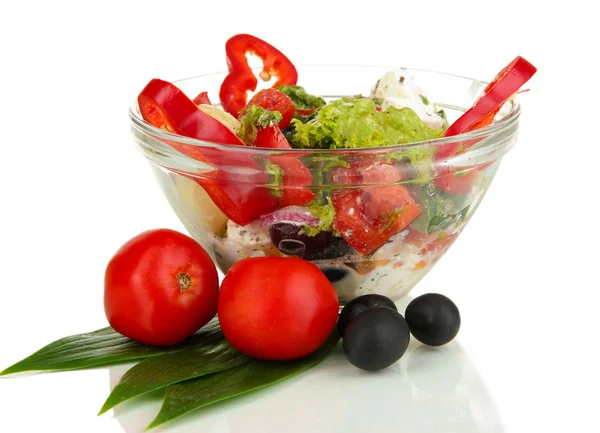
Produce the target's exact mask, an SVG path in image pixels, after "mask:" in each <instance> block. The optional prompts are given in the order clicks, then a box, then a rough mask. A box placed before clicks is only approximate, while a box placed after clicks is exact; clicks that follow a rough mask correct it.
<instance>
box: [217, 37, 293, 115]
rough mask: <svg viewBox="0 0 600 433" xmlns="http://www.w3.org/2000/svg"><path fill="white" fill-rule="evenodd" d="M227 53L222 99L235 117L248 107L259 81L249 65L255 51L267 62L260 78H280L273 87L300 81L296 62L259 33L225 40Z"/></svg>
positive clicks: (220, 93)
mask: <svg viewBox="0 0 600 433" xmlns="http://www.w3.org/2000/svg"><path fill="white" fill-rule="evenodd" d="M225 54H226V56H227V66H228V68H229V74H228V75H227V76H226V77H225V80H223V83H222V84H221V89H220V90H219V98H220V99H221V104H222V105H223V109H224V110H225V111H227V112H228V113H231V114H232V115H233V116H235V117H238V115H239V113H240V111H242V109H243V108H244V107H245V106H246V100H247V95H248V91H252V92H253V91H254V90H256V86H257V84H258V80H257V79H256V77H255V76H254V73H253V72H252V69H251V68H250V66H249V65H248V58H247V57H246V55H247V54H254V55H256V56H258V57H260V58H261V60H262V61H263V69H262V72H261V73H260V77H261V78H262V79H263V80H264V81H269V79H270V78H271V77H272V76H276V77H277V81H276V82H275V84H273V86H271V87H277V86H281V85H284V84H287V85H294V84H296V82H297V81H298V72H297V71H296V67H295V66H294V64H293V63H292V62H291V61H290V60H289V59H288V58H287V57H286V56H285V55H284V54H283V53H282V52H281V51H279V50H278V49H277V48H275V47H274V46H272V45H270V44H268V43H267V42H265V41H263V40H262V39H259V38H257V37H256V36H252V35H246V34H240V35H235V36H233V37H231V38H230V39H229V40H228V41H227V42H226V43H225Z"/></svg>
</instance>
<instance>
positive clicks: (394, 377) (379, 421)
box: [110, 299, 503, 433]
mask: <svg viewBox="0 0 600 433" xmlns="http://www.w3.org/2000/svg"><path fill="white" fill-rule="evenodd" d="M408 301H409V299H407V300H406V301H404V303H403V304H404V305H405V303H406V302H408ZM404 305H399V310H400V311H404ZM127 368H128V367H123V366H120V367H114V368H112V369H111V370H110V382H111V389H112V388H113V387H114V386H115V385H116V383H117V382H118V380H119V379H120V377H121V376H122V375H123V374H124V373H125V371H126V370H127ZM161 397H162V393H160V392H158V393H153V394H150V395H148V396H144V397H141V398H138V399H136V400H132V401H131V402H126V403H124V404H122V405H120V406H119V407H117V408H115V410H114V412H115V417H116V419H117V420H118V421H119V423H120V424H121V425H122V427H123V428H124V430H125V432H126V433H139V432H142V431H143V430H144V428H145V427H146V426H147V425H148V424H149V423H150V422H151V421H152V419H153V418H154V416H155V415H156V414H157V413H158V410H159V408H160V405H161ZM152 431H154V432H156V433H160V432H169V433H192V432H193V433H197V432H200V431H201V432H203V433H241V432H243V433H259V432H261V433H271V432H272V433H282V432H286V433H309V432H327V433H337V432H339V433H342V432H343V433H366V432H377V433H388V432H389V433H392V432H394V433H396V432H415V433H421V432H423V433H435V432H444V433H454V432H456V433H470V432H477V433H482V432H485V433H488V432H490V433H492V432H493V433H498V432H503V428H502V425H501V421H500V418H499V416H498V413H497V412H496V408H495V407H494V405H493V403H492V401H491V399H490V396H489V394H488V392H487V391H486V389H485V386H484V384H483V383H482V381H481V378H480V377H479V376H478V374H477V372H476V370H475V368H474V367H473V365H472V364H471V363H470V361H469V359H468V357H467V355H466V353H465V352H464V351H463V349H462V348H461V347H460V345H459V344H458V343H457V342H452V343H450V344H449V345H447V346H445V347H442V348H429V347H426V346H423V345H421V344H420V343H418V342H417V341H415V340H414V339H413V341H412V342H411V344H410V346H409V348H408V351H407V353H406V354H405V355H404V356H403V357H402V359H401V360H400V361H399V362H398V363H396V364H395V365H393V366H392V367H390V368H388V369H386V370H383V371H381V372H378V373H367V372H363V371H361V370H358V369H357V368H355V367H353V366H352V365H350V364H349V363H348V362H347V361H346V359H345V357H344V354H343V352H342V348H341V344H340V345H338V346H337V347H336V348H335V349H334V351H333V353H332V354H331V356H330V357H329V358H328V359H327V360H326V361H324V362H323V363H321V364H320V365H318V366H316V367H314V368H312V369H310V370H309V371H306V372H304V373H302V374H300V375H299V376H296V377H294V378H292V379H290V380H287V381H284V382H281V383H279V384H276V385H272V386H270V387H267V388H265V389H262V390H258V391H255V392H252V393H249V394H246V395H244V396H240V397H236V398H234V399H232V400H230V401H226V402H222V403H219V404H216V405H214V406H212V407H211V406H208V407H206V408H204V409H200V410H198V411H196V412H195V413H192V414H188V415H186V416H184V417H182V418H181V419H179V420H175V421H172V422H170V423H167V424H165V425H163V426H161V427H158V428H156V429H154V430H152Z"/></svg>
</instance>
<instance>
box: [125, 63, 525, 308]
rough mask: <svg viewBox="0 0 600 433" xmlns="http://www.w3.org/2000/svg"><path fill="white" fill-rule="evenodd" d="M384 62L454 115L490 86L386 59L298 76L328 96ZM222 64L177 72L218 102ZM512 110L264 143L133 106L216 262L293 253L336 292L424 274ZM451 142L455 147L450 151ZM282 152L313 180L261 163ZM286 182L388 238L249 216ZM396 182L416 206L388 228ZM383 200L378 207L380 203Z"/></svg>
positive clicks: (479, 187)
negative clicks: (312, 142) (382, 138)
mask: <svg viewBox="0 0 600 433" xmlns="http://www.w3.org/2000/svg"><path fill="white" fill-rule="evenodd" d="M389 70H398V71H400V70H401V71H403V72H404V73H405V74H409V75H411V76H413V77H414V79H415V82H416V83H417V84H418V85H419V86H420V87H422V88H423V89H424V90H425V91H426V95H427V97H428V99H429V100H430V101H432V102H433V103H435V104H436V105H437V106H438V107H439V108H442V109H443V110H444V111H445V113H446V116H447V118H448V121H449V122H450V123H452V122H453V121H454V120H455V119H456V118H458V116H460V114H461V113H462V112H464V111H465V109H467V108H468V107H470V106H471V105H472V104H473V102H474V101H475V100H476V99H477V97H478V96H479V95H480V93H481V92H482V90H483V89H484V88H485V86H486V83H485V82H483V81H477V80H473V79H469V78H464V77H460V76H456V75H450V74H444V73H438V72H431V71H425V70H418V69H404V68H394V67H384V66H303V67H298V73H299V77H300V78H299V83H298V84H300V85H302V86H303V87H304V88H306V89H307V91H308V92H310V93H313V94H318V95H321V96H323V97H325V98H326V99H332V98H337V97H340V96H348V95H357V94H359V93H362V94H363V95H368V93H369V90H370V87H371V85H373V84H374V83H375V82H376V81H377V79H378V78H380V77H381V76H382V75H383V74H384V73H385V72H387V71H389ZM225 75H226V73H216V74H210V75H205V76H200V77H194V78H189V79H185V80H181V81H177V82H176V84H177V86H178V87H180V88H181V89H182V90H183V91H184V92H185V93H187V94H188V96H190V97H194V96H195V95H196V94H198V93H199V92H201V91H208V92H209V97H210V99H211V101H213V102H214V101H218V100H219V98H218V90H219V86H220V84H221V82H222V81H223V78H224V77H225ZM519 114H520V108H519V105H518V103H517V102H515V101H514V100H513V101H508V102H507V103H505V104H504V106H503V107H502V110H501V111H500V112H499V113H498V115H497V116H496V119H495V121H494V123H493V124H492V125H490V126H488V127H485V128H482V129H479V130H477V131H474V132H471V133H468V134H463V135H459V136H455V137H451V138H446V139H438V140H432V141H428V142H420V143H414V144H410V145H397V146H390V147H380V148H360V149H337V150H317V149H315V150H310V149H309V150H306V149H302V150H300V149H293V150H272V149H261V148H253V147H241V146H229V145H219V144H215V143H208V142H203V141H200V140H195V139H191V138H187V137H182V136H178V135H175V134H172V133H169V132H167V131H164V130H160V129H157V128H155V127H153V126H152V125H150V124H148V123H146V122H145V121H144V120H143V119H142V118H141V116H140V113H139V110H138V107H137V104H133V105H132V106H131V109H130V118H131V122H132V133H133V139H134V141H135V143H136V144H137V145H138V146H139V149H140V150H141V152H142V154H143V155H144V156H145V157H146V158H147V159H148V160H149V161H150V162H151V166H152V168H153V171H154V173H155V175H156V177H157V179H158V182H159V184H160V187H161V188H162V190H163V192H164V194H165V196H166V197H167V199H168V201H169V203H170V204H171V206H172V208H173V210H174V211H175V213H176V214H177V216H178V217H179V218H180V220H181V221H182V223H183V224H184V226H185V227H186V229H187V230H188V231H189V233H190V234H191V235H192V236H193V237H194V238H195V239H196V240H197V241H198V242H199V243H200V244H202V246H203V247H204V248H205V249H206V250H207V251H208V252H209V254H210V255H211V256H212V258H213V259H214V261H215V262H216V263H217V264H218V266H219V268H220V269H221V270H222V271H223V272H224V273H226V272H227V270H228V269H229V268H230V267H231V266H232V265H233V264H234V263H235V262H237V261H238V260H241V259H243V258H246V257H259V256H299V257H302V258H304V259H307V260H310V261H312V262H313V263H314V264H316V265H317V266H319V268H321V270H323V272H324V273H325V275H327V277H328V278H329V279H330V281H331V282H332V283H333V284H334V286H335V288H336V290H337V292H338V295H339V298H340V302H341V303H346V302H348V301H350V300H352V299H353V298H355V297H358V296H361V295H363V294H368V293H378V294H382V295H385V296H388V297H390V298H391V299H393V300H397V299H399V298H400V297H402V296H403V295H405V294H407V293H408V292H409V291H410V290H411V289H412V288H413V287H414V286H415V285H416V284H417V283H418V282H419V281H420V280H421V278H423V276H425V274H427V272H428V271H429V270H430V269H431V268H432V267H433V265H434V264H435V263H436V262H437V261H438V260H439V259H440V258H441V257H442V256H443V254H444V253H445V252H446V251H447V250H448V248H449V247H450V245H451V244H452V243H453V242H454V240H455V239H456V238H457V236H458V235H459V234H460V232H461V231H462V230H463V229H464V227H465V225H466V224H467V222H468V221H469V220H470V218H471V217H472V215H473V213H474V212H475V210H476V209H477V206H478V205H479V203H480V202H481V200H482V198H483V196H484V195H485V193H486V191H487V189H488V187H489V185H490V183H491V181H492V179H493V177H494V174H495V173H496V170H497V168H498V165H499V163H500V160H501V158H502V157H503V156H504V155H505V154H506V152H507V151H508V150H509V149H510V148H511V146H512V145H513V144H514V143H515V141H516V138H517V131H518V121H519ZM457 148H460V149H462V151H460V152H458V153H456V154H454V153H455V152H448V150H451V149H457ZM176 149H179V150H182V149H184V151H186V153H187V154H188V155H189V154H190V152H189V150H190V149H194V151H198V152H200V153H201V154H202V155H203V156H204V157H205V158H201V159H204V161H199V160H198V159H194V158H191V157H189V156H186V155H185V154H184V153H181V152H180V151H178V150H176ZM432 154H433V155H434V157H433V158H431V155H432ZM452 154H454V155H452ZM444 155H446V156H444ZM447 155H452V156H447ZM282 158H283V159H284V160H286V159H287V160H289V159H294V160H298V161H301V162H302V164H303V165H304V166H305V167H306V168H307V169H308V170H309V172H310V174H311V176H312V184H311V185H309V186H294V185H293V184H294V182H292V184H290V183H286V184H285V185H284V184H283V183H284V182H282V181H281V179H277V178H275V177H274V176H272V175H270V174H269V173H268V172H267V170H266V169H265V168H264V167H265V165H266V164H267V163H268V162H270V161H282ZM409 161H410V164H409ZM357 170H358V171H357ZM303 184H306V183H303ZM398 185H400V186H401V187H400V188H399V187H398ZM215 188H216V190H218V194H217V195H215ZM286 190H293V191H298V190H302V191H305V190H309V191H312V193H314V194H315V196H325V197H326V196H329V197H330V198H334V197H337V200H333V201H334V204H335V202H336V201H337V202H338V203H343V205H344V206H345V207H344V209H343V210H342V209H341V208H339V209H338V208H336V210H337V211H338V212H337V213H338V214H341V213H346V214H348V215H351V216H353V217H355V216H356V215H359V218H360V221H361V224H362V225H359V226H361V227H362V226H364V227H366V228H365V231H367V230H370V231H371V233H372V232H373V230H374V231H375V232H376V236H381V235H382V233H383V236H385V243H383V245H381V246H380V247H377V248H375V249H373V250H372V251H363V252H362V254H361V253H359V252H357V251H356V249H355V248H353V247H352V246H351V245H350V244H355V245H359V244H361V242H362V241H361V240H362V239H365V238H366V239H368V238H369V236H368V235H367V236H366V237H365V233H358V232H356V230H358V228H357V227H359V226H356V225H350V227H349V226H348V225H344V224H341V223H340V224H337V227H336V223H334V225H333V227H334V228H337V229H339V230H336V231H335V232H333V233H332V232H330V231H329V232H320V233H319V234H318V235H317V236H314V237H307V236H306V235H304V237H302V236H300V235H298V233H299V232H300V230H301V229H302V224H298V226H297V227H293V226H291V227H290V223H289V222H286V221H277V218H275V219H274V220H275V221H270V218H269V217H267V218H264V217H263V218H256V219H255V218H254V217H257V216H260V215H261V214H263V213H268V212H270V211H273V210H275V209H273V207H272V206H271V205H270V204H269V203H273V202H275V203H277V200H279V198H278V197H281V195H282V193H283V192H284V191H286ZM390 191H391V193H390ZM398 191H402V192H403V193H406V192H408V193H409V194H410V197H412V200H414V202H415V204H416V206H417V207H418V211H417V212H420V214H419V216H418V217H417V218H416V219H414V220H413V221H412V222H411V223H410V224H409V225H408V226H406V227H401V228H399V229H398V230H396V228H398V225H396V224H395V221H397V218H401V217H402V215H403V212H404V209H403V207H402V205H395V204H393V203H392V205H391V206H392V210H393V211H392V212H391V215H390V206H389V203H390V202H389V201H386V199H384V198H381V197H385V195H386V193H390V194H392V197H393V196H394V194H396V193H397V192H398ZM223 195H225V198H224V199H223ZM274 197H275V198H274ZM373 197H377V198H378V199H377V200H375V199H374V198H373ZM215 202H216V204H215ZM232 206H233V208H232ZM238 206H239V207H240V208H244V209H246V210H247V209H248V208H250V209H251V212H250V214H251V217H248V212H247V211H246V213H245V216H240V214H244V212H243V211H242V212H241V213H240V212H238V210H239V209H237V207H238ZM340 206H341V205H340ZM394 206H395V207H394ZM232 209H233V211H232ZM236 209H237V210H236ZM379 209H384V210H382V211H381V212H382V213H378V211H379ZM292 210H293V211H294V212H298V209H292ZM413 211H414V208H413ZM234 214H235V215H236V216H235V217H234V216H233V215H234ZM227 215H229V216H230V217H231V218H234V219H237V222H238V223H239V224H238V223H236V222H234V221H232V220H230V218H228V216H227ZM248 221H251V222H249V223H248ZM273 222H275V223H277V222H280V223H281V225H277V224H275V225H273V224H272V223H273ZM363 223H364V224H363ZM242 224H244V225H243V226H242ZM286 224H287V225H286ZM390 227H394V228H393V229H392V228H390ZM340 234H342V236H339V235H340Z"/></svg>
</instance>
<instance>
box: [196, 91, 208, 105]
mask: <svg viewBox="0 0 600 433" xmlns="http://www.w3.org/2000/svg"><path fill="white" fill-rule="evenodd" d="M192 102H193V103H194V104H196V105H202V104H206V105H211V102H210V99H209V98H208V92H200V93H198V96H196V97H195V98H194V99H193V100H192Z"/></svg>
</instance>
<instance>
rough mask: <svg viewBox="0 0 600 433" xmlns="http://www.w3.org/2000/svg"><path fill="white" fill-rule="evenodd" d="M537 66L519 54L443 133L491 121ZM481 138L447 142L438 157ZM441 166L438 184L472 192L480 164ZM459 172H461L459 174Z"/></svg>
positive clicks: (456, 132)
mask: <svg viewBox="0 0 600 433" xmlns="http://www.w3.org/2000/svg"><path fill="white" fill-rule="evenodd" d="M536 71H537V69H536V67H535V66H533V65H532V64H531V63H529V62H528V61H527V60H525V59H524V58H523V57H521V56H517V57H516V58H515V59H514V60H513V61H512V62H511V63H509V64H508V65H507V66H506V67H505V68H504V69H502V71H500V72H499V73H498V74H497V75H496V77H495V78H494V80H493V81H492V82H491V83H489V84H488V85H487V86H486V88H485V89H484V92H483V95H482V96H481V97H480V98H479V99H478V100H477V102H475V104H474V105H473V106H472V107H471V108H470V109H469V110H467V111H466V112H465V113H464V114H463V115H462V116H461V117H459V118H458V119H457V120H456V122H454V123H453V124H452V125H450V127H449V128H448V129H447V130H446V132H445V133H444V137H451V136H454V135H459V134H464V133H467V132H470V131H474V130H476V129H479V128H482V127H484V126H488V125H491V124H492V123H493V121H494V117H495V116H496V114H497V113H498V112H499V111H500V109H501V108H502V105H503V104H504V103H505V102H506V101H507V100H508V99H509V98H510V97H512V96H513V95H514V94H515V93H517V91H518V90H519V89H520V88H521V86H523V84H525V83H526V82H527V81H529V79H530V78H531V77H532V76H533V75H534V74H535V73H536ZM478 141H479V140H477V139H475V140H465V141H457V142H452V143H447V144H444V145H442V146H440V147H439V148H438V149H437V151H436V159H437V160H438V161H439V160H443V159H448V158H450V157H452V156H453V155H456V154H457V153H460V152H464V151H465V150H467V149H469V148H470V147H472V146H473V145H475V144H476V143H477V142H478ZM440 164H441V165H442V168H441V169H439V170H438V175H437V177H436V178H435V185H436V186H437V188H439V189H441V190H443V191H446V192H448V193H450V194H463V193H466V192H469V191H470V190H471V188H472V185H473V181H474V180H475V178H476V177H477V172H478V171H479V169H480V168H476V167H475V168H473V167H471V168H464V169H463V168H456V167H449V166H445V165H443V164H442V163H440ZM457 172H460V173H459V174H457Z"/></svg>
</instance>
